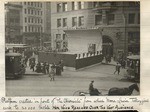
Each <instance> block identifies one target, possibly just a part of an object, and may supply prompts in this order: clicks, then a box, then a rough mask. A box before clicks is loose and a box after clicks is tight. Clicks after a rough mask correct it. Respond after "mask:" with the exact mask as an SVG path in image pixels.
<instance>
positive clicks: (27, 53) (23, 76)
mask: <svg viewBox="0 0 150 112" xmlns="http://www.w3.org/2000/svg"><path fill="white" fill-rule="evenodd" d="M5 29H6V30H5V63H6V64H5V68H6V69H5V72H6V75H5V78H6V96H130V95H132V96H136V95H140V2H137V1H128V2H124V1H118V2H117V1H114V2H110V1H107V2H106V1H105V2H104V1H88V2H87V1H71V2H68V1H66V2H65V1H59V2H56V1H55V2H54V1H53V2H51V1H47V2H42V1H36V2H33V1H32V2H30V1H28V2H21V1H18V2H17V1H16V2H12V1H9V2H6V3H5Z"/></svg>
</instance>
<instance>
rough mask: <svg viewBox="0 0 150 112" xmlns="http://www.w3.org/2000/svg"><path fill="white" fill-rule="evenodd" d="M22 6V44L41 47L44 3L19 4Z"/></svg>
mask: <svg viewBox="0 0 150 112" xmlns="http://www.w3.org/2000/svg"><path fill="white" fill-rule="evenodd" d="M21 4H22V6H23V10H22V16H23V39H24V40H23V42H24V43H26V44H29V45H34V44H35V45H41V44H42V43H43V35H44V8H43V7H44V5H43V4H44V3H43V2H21Z"/></svg>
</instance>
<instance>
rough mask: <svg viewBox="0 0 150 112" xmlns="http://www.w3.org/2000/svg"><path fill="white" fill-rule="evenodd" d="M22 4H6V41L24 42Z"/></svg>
mask: <svg viewBox="0 0 150 112" xmlns="http://www.w3.org/2000/svg"><path fill="white" fill-rule="evenodd" d="M21 12H22V6H21V5H19V4H10V3H7V4H5V37H6V40H5V41H6V43H22V16H21V15H22V13H21Z"/></svg>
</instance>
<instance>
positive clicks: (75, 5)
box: [57, 2, 84, 12]
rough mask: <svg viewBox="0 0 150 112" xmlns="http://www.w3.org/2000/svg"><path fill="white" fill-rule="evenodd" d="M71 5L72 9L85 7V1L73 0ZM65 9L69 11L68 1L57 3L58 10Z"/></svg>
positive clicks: (62, 10)
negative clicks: (74, 0) (76, 0)
mask: <svg viewBox="0 0 150 112" xmlns="http://www.w3.org/2000/svg"><path fill="white" fill-rule="evenodd" d="M71 5H72V10H80V9H84V2H71ZM64 11H68V4H67V2H64V3H57V12H64Z"/></svg>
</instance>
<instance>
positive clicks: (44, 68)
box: [26, 57, 64, 81]
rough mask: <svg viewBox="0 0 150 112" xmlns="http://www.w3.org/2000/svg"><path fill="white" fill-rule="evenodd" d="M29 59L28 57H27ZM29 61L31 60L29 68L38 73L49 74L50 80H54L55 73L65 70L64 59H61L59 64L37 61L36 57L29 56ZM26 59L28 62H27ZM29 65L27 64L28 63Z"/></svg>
mask: <svg viewBox="0 0 150 112" xmlns="http://www.w3.org/2000/svg"><path fill="white" fill-rule="evenodd" d="M26 60H27V59H26ZM27 61H29V68H30V70H32V71H33V72H37V73H43V74H48V75H49V77H50V81H54V80H55V79H54V76H55V75H61V74H62V72H63V71H64V62H63V60H60V61H59V63H58V64H55V63H51V64H50V63H48V62H44V63H41V62H37V63H36V60H35V58H34V57H31V58H29V59H28V60H27ZM27 61H26V62H27ZM26 66H27V64H26Z"/></svg>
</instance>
